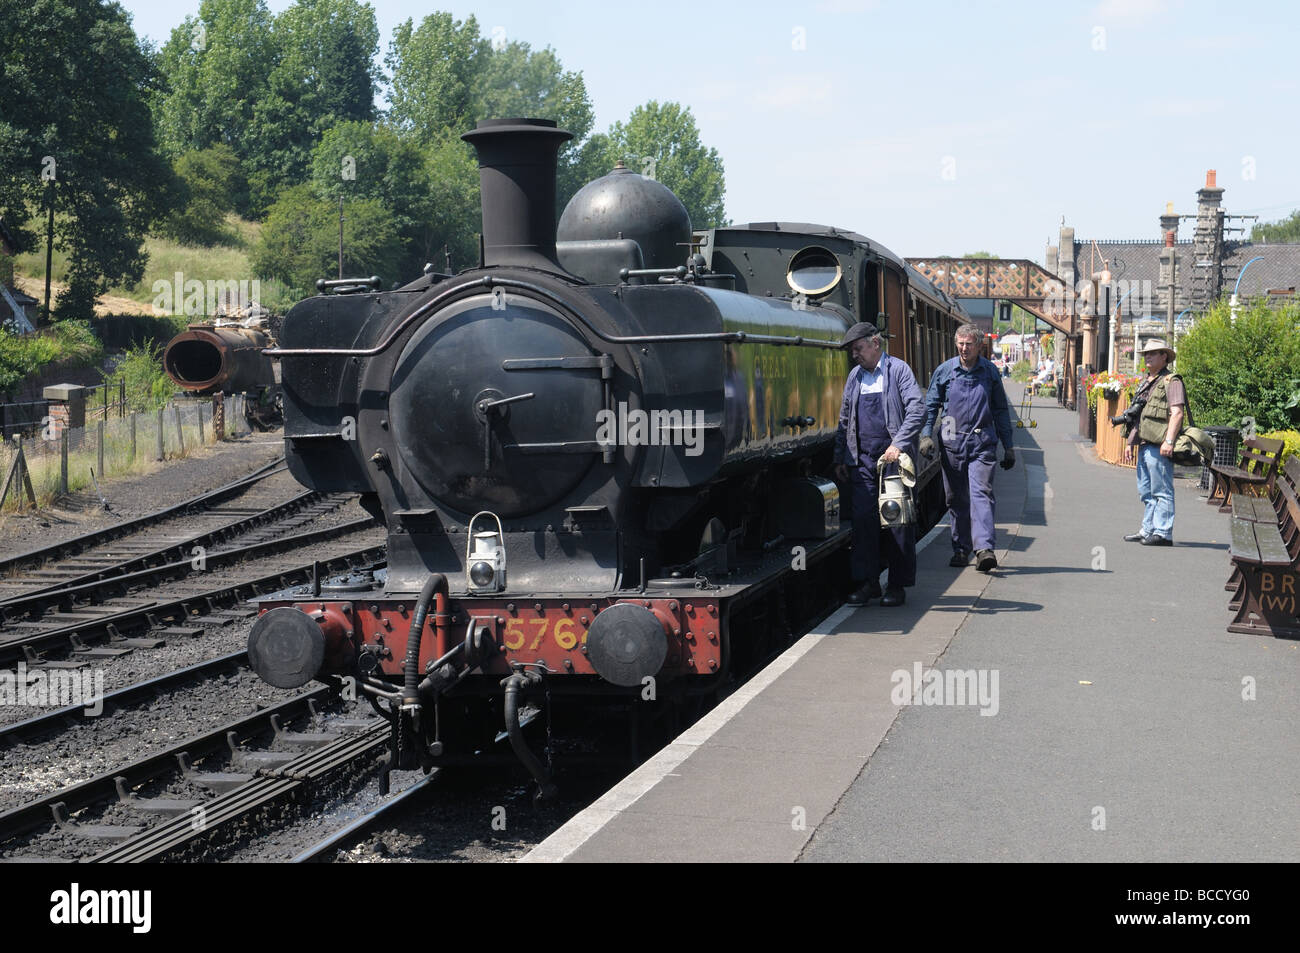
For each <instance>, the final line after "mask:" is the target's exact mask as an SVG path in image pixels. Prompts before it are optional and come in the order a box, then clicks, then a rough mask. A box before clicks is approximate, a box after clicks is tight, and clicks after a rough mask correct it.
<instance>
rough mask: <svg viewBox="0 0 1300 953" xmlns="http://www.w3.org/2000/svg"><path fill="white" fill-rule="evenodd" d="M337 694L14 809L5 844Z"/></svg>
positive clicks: (279, 709) (6, 820)
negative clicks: (185, 758)
mask: <svg viewBox="0 0 1300 953" xmlns="http://www.w3.org/2000/svg"><path fill="white" fill-rule="evenodd" d="M331 691H332V689H330V688H329V687H328V686H326V685H319V686H317V687H316V688H313V689H312V690H311V691H308V692H303V693H302V694H300V695H296V696H295V697H293V698H290V699H288V700H286V701H283V702H281V703H280V704H278V705H273V706H271V707H269V708H264V709H262V710H261V711H258V712H255V713H253V714H251V715H248V716H246V717H244V718H238V719H236V720H234V721H231V722H227V723H226V724H224V725H221V726H220V727H218V728H214V729H212V730H211V731H206V732H204V733H203V734H200V735H194V736H193V737H190V738H186V739H185V740H183V741H180V742H177V743H176V744H174V745H171V746H169V747H167V748H164V749H163V750H162V751H156V752H154V753H153V754H150V755H146V756H145V757H143V758H138V759H137V760H135V761H132V762H130V763H129V764H126V765H124V766H121V767H117V768H114V769H113V770H111V771H105V772H104V773H103V774H98V775H96V776H95V777H93V778H89V779H88V780H86V781H82V782H81V783H79V784H74V785H72V786H71V787H66V788H62V789H60V790H58V791H54V792H52V793H50V794H47V795H44V796H43V797H39V798H37V799H35V800H32V801H29V802H27V803H26V804H20V805H19V806H18V807H14V808H10V809H9V810H7V811H4V812H3V813H0V843H3V842H4V841H7V840H9V839H12V838H13V837H16V836H18V835H20V834H23V833H26V832H27V831H29V830H32V829H33V828H37V827H40V826H41V825H42V824H47V823H52V822H56V821H57V818H56V816H55V809H56V806H58V805H62V808H61V809H62V810H65V811H67V813H69V814H71V813H74V812H76V811H79V810H81V809H83V808H86V807H89V806H91V805H92V804H97V803H100V802H103V801H107V800H112V799H113V798H116V797H118V789H119V785H118V781H119V779H120V781H121V785H122V787H124V788H131V787H138V786H139V785H141V784H144V783H146V782H148V781H152V780H154V779H155V778H157V777H158V776H160V775H161V774H163V773H165V772H170V771H174V770H176V769H177V763H178V762H177V756H178V755H187V756H188V757H189V758H190V759H191V760H193V759H197V758H201V757H205V756H207V755H209V754H212V753H213V752H216V751H220V750H222V749H226V748H230V747H233V746H234V745H236V744H243V743H245V742H247V741H250V740H253V739H255V738H258V737H261V736H263V735H265V734H267V732H271V731H274V726H273V725H272V724H271V716H272V715H278V716H279V717H280V718H297V717H301V716H302V715H304V714H312V713H313V712H312V711H311V707H310V704H309V703H310V702H314V701H317V700H319V699H322V698H324V697H326V696H327V695H329V693H330V692H331Z"/></svg>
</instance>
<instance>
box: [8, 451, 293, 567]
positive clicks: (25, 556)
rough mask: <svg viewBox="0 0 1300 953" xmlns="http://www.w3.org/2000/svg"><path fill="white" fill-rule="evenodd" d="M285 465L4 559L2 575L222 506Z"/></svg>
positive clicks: (260, 470)
mask: <svg viewBox="0 0 1300 953" xmlns="http://www.w3.org/2000/svg"><path fill="white" fill-rule="evenodd" d="M284 466H285V460H284V455H283V454H281V455H280V456H279V457H277V458H276V459H274V460H272V461H271V462H270V463H267V464H265V465H263V466H261V467H258V468H257V469H256V470H254V471H253V472H252V473H250V474H248V475H247V476H242V477H240V478H239V479H238V480H235V481H234V482H232V483H227V484H226V485H225V486H220V487H217V488H216V489H215V490H207V491H206V492H204V493H200V494H199V495H198V496H193V497H190V498H189V499H188V500H183V501H181V502H180V503H176V504H174V505H173V506H169V507H166V508H165V509H161V510H157V511H155V512H153V513H148V514H146V515H144V516H138V517H136V518H135V519H131V520H127V521H126V522H124V523H115V524H114V525H112V526H109V527H105V528H104V529H99V530H95V531H94V532H93V533H84V534H82V535H81V536H74V537H72V538H71V539H65V540H64V541H63V542H60V543H52V544H50V545H49V546H43V547H41V548H40V549H32V550H28V551H27V552H25V553H19V554H18V555H16V556H9V557H6V558H4V559H0V574H5V573H8V572H11V571H12V570H14V569H16V568H19V567H24V566H28V565H31V564H32V563H41V562H44V561H45V560H47V559H59V558H62V557H64V556H74V555H76V554H78V553H81V552H84V551H85V550H86V549H88V548H90V547H91V546H97V545H99V544H101V543H107V542H110V541H112V540H114V539H120V538H121V537H123V536H126V535H128V534H130V533H134V532H135V531H136V530H140V529H143V528H144V527H146V526H150V525H152V524H154V523H159V522H162V521H163V520H165V519H168V518H170V517H172V516H175V515H176V514H178V513H183V512H185V511H186V510H188V509H191V508H193V507H196V506H200V507H202V506H211V505H213V504H216V503H220V502H222V501H224V500H226V499H227V498H229V497H231V496H235V495H238V493H239V492H240V490H242V489H245V488H246V487H248V486H251V485H252V484H254V483H257V482H258V481H260V480H264V479H266V478H267V477H269V476H272V475H274V474H276V473H278V472H280V468H283V467H284Z"/></svg>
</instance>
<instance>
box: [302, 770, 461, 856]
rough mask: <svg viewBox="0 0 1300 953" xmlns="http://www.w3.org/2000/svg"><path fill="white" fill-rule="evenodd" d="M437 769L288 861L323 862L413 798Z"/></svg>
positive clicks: (430, 781) (428, 783) (423, 788)
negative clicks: (341, 846) (332, 852)
mask: <svg viewBox="0 0 1300 953" xmlns="http://www.w3.org/2000/svg"><path fill="white" fill-rule="evenodd" d="M437 776H438V771H437V769H434V772H433V773H432V774H426V775H425V776H424V777H422V778H420V779H419V780H418V781H416V782H415V783H414V784H412V785H411V786H410V787H408V788H406V790H404V791H401V792H399V793H397V794H394V795H393V796H392V797H390V798H388V800H386V801H384V803H383V804H380V805H378V806H377V807H375V808H374V809H373V810H371V811H368V812H367V813H365V814H363V815H362V816H361V817H358V818H357V819H356V820H354V821H352V822H351V823H349V824H348V825H347V826H346V827H344V828H342V829H341V830H338V831H335V832H334V833H333V834H331V835H330V836H329V837H327V838H325V839H324V840H322V841H320V842H319V843H318V844H315V845H313V846H311V847H308V848H307V849H306V850H304V851H302V852H301V853H300V854H298V855H297V856H296V857H294V858H293V860H291V861H290V863H293V864H306V863H312V862H324V861H326V860H327V859H328V858H327V855H329V854H330V852H331V851H334V850H337V849H338V847H339V846H340V845H341V844H346V843H349V842H350V841H353V840H355V839H356V838H358V837H360V836H361V835H362V834H364V833H366V832H367V831H369V830H370V829H371V828H372V827H374V826H375V825H376V824H378V823H379V822H380V821H383V820H386V819H387V818H388V817H389V816H390V815H392V814H395V813H396V812H397V811H398V809H399V808H401V807H403V806H405V804H406V802H407V801H410V800H413V799H414V798H415V797H417V796H418V795H419V794H421V793H422V792H423V791H425V790H426V789H427V788H428V787H429V786H430V785H432V784H433V782H434V779H435V778H437Z"/></svg>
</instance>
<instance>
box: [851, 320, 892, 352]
mask: <svg viewBox="0 0 1300 953" xmlns="http://www.w3.org/2000/svg"><path fill="white" fill-rule="evenodd" d="M877 334H879V335H880V336H881V337H886V335H885V334H883V333H882V332H881V331H880V330H879V329H878V328H877V327H876V326H875V325H874V324H872V323H871V322H869V321H859V322H858V323H857V324H855V325H853V327H851V328H849V329H848V330H847V331H845V332H844V337H842V338H840V347H848V346H849V345H850V344H852V343H853V342H854V341H856V340H858V339H859V338H870V337H875V336H876V335H877Z"/></svg>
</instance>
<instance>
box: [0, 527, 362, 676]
mask: <svg viewBox="0 0 1300 953" xmlns="http://www.w3.org/2000/svg"><path fill="white" fill-rule="evenodd" d="M387 548H388V546H387V541H386V540H385V541H384V542H382V543H376V544H374V545H372V546H367V547H365V548H363V549H357V550H352V551H350V552H347V553H340V554H339V555H337V556H331V557H329V558H327V559H323V560H318V561H316V562H314V563H303V564H299V565H297V566H292V567H289V568H287V569H277V570H275V571H273V572H269V573H267V574H265V575H262V576H258V577H256V578H253V579H243V580H240V581H239V582H234V583H230V584H228V585H224V586H220V587H218V588H215V589H210V590H208V591H206V592H198V593H190V594H188V595H184V596H180V597H178V598H176V599H173V600H171V601H169V602H158V603H151V604H149V605H146V606H139V607H137V608H133V609H124V610H122V611H121V612H116V613H114V614H112V615H108V616H104V617H102V618H99V619H90V620H83V621H81V622H79V623H70V624H68V625H65V626H61V627H60V628H58V629H54V630H51V631H47V632H36V633H28V634H27V635H23V636H18V637H16V638H13V639H10V640H8V641H4V642H0V665H6V664H13V663H15V662H17V661H18V660H20V659H24V658H25V659H27V660H28V661H29V662H33V661H35V662H39V661H40V659H39V658H34V656H35V653H36V650H37V649H48V648H51V647H54V646H56V645H60V644H62V643H67V644H69V645H71V647H72V649H73V651H74V652H75V651H77V650H78V649H79V648H80V646H78V645H77V641H80V640H85V639H95V638H98V639H103V638H105V637H107V638H110V639H112V638H118V637H120V636H121V630H123V629H135V628H141V627H144V628H150V627H153V626H155V625H160V624H164V623H180V622H186V621H189V619H190V616H191V613H192V612H195V613H197V614H198V615H203V614H205V613H207V612H214V611H217V606H218V604H223V605H224V604H228V603H229V602H230V601H232V600H234V601H238V600H239V599H240V598H241V596H240V593H241V592H248V593H251V594H252V595H253V596H257V595H261V594H262V592H263V591H267V590H270V591H273V590H275V589H286V588H288V587H289V586H291V585H293V584H294V583H295V582H298V581H303V580H307V579H310V578H311V576H312V573H313V571H314V570H315V569H317V568H319V569H321V570H324V571H325V572H334V571H336V570H344V569H354V568H356V567H357V565H359V564H360V565H364V564H366V563H370V564H372V565H373V564H375V563H382V561H383V559H384V558H385V555H386V552H387Z"/></svg>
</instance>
